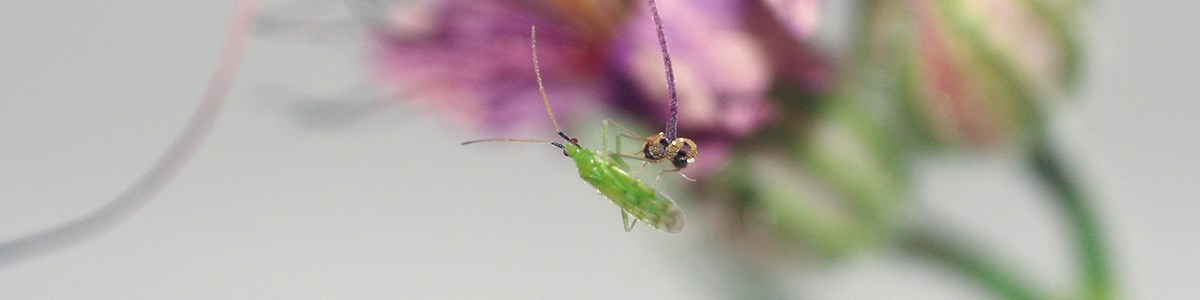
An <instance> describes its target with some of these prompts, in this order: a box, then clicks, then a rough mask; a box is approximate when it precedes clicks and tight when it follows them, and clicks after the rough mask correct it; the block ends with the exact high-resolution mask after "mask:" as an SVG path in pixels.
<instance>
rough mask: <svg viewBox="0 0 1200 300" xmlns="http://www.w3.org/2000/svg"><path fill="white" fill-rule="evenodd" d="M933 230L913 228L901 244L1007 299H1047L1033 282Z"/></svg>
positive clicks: (910, 250) (911, 252) (908, 250)
mask: <svg viewBox="0 0 1200 300" xmlns="http://www.w3.org/2000/svg"><path fill="white" fill-rule="evenodd" d="M936 231H937V230H932V229H918V230H913V231H911V232H910V233H909V234H908V235H907V236H905V238H904V239H903V240H902V241H901V244H900V246H901V247H902V248H903V249H904V250H906V251H907V252H909V253H910V254H913V255H916V256H918V257H921V258H925V259H929V260H932V261H934V262H937V263H940V264H942V265H944V266H945V267H947V268H950V269H952V270H954V271H957V272H959V273H961V274H962V275H964V276H966V277H968V278H971V279H973V280H974V281H975V282H976V283H978V284H980V285H982V286H983V287H984V288H986V289H988V290H989V291H991V292H992V293H995V294H996V295H998V296H1000V297H1002V298H1004V299H1046V298H1048V297H1046V296H1045V295H1043V294H1040V293H1039V292H1038V290H1037V289H1035V288H1034V286H1033V284H1031V283H1029V282H1026V281H1024V280H1021V279H1020V278H1022V277H1018V276H1015V275H1014V274H1013V273H1012V272H1011V271H1010V270H1005V269H1004V268H1002V267H1001V265H1000V264H999V263H997V262H995V261H994V260H993V259H991V258H990V257H986V256H985V255H984V254H982V253H979V252H978V251H976V250H975V249H973V248H971V247H968V246H967V245H964V244H963V243H962V242H961V241H959V240H956V239H952V238H949V237H947V234H945V233H943V232H936Z"/></svg>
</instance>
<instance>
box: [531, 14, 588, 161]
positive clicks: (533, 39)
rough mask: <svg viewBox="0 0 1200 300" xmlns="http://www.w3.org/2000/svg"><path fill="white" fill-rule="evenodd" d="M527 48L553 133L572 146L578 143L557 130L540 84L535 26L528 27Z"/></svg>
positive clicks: (544, 87) (548, 101) (543, 87)
mask: <svg viewBox="0 0 1200 300" xmlns="http://www.w3.org/2000/svg"><path fill="white" fill-rule="evenodd" d="M529 48H530V49H532V50H533V74H534V76H536V77H537V84H538V93H541V94H542V103H544V104H546V114H547V115H550V122H551V123H554V131H555V132H557V133H558V136H560V137H562V138H563V139H565V140H567V141H570V142H571V143H572V144H576V143H578V142H579V141H577V140H575V139H573V138H571V137H568V136H567V134H565V133H563V132H562V129H559V128H558V119H555V118H554V110H552V109H550V98H549V97H546V86H545V85H543V84H542V69H541V68H540V67H538V57H537V26H529ZM560 148H561V147H560Z"/></svg>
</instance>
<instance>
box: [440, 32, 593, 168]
mask: <svg viewBox="0 0 1200 300" xmlns="http://www.w3.org/2000/svg"><path fill="white" fill-rule="evenodd" d="M529 40H530V43H529V45H530V48H532V49H533V74H534V75H535V76H537V84H538V92H539V93H541V94H542V103H543V104H545V105H546V114H547V115H550V122H551V123H554V131H555V132H557V133H558V136H560V137H562V138H563V139H564V140H567V142H570V143H571V144H579V140H578V139H575V138H572V137H570V136H567V134H566V133H563V132H562V130H561V129H559V127H558V120H557V119H555V118H554V110H552V109H550V98H549V97H547V96H546V87H545V85H543V84H542V70H541V68H539V67H538V58H537V26H530V27H529ZM475 143H528V144H548V145H551V146H554V147H558V148H559V149H564V145H563V144H562V143H559V142H553V141H547V140H536V139H509V138H503V139H483V140H474V141H466V142H463V143H462V145H464V146H465V145H470V144H475ZM565 153H566V152H564V154H565Z"/></svg>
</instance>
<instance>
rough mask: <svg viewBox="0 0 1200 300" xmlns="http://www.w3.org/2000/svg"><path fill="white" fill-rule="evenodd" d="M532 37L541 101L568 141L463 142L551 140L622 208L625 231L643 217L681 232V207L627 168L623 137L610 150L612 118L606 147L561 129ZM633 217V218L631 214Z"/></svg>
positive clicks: (533, 32)
mask: <svg viewBox="0 0 1200 300" xmlns="http://www.w3.org/2000/svg"><path fill="white" fill-rule="evenodd" d="M530 31H531V32H530V39H531V40H533V43H532V44H533V45H532V48H533V71H534V74H536V75H537V82H538V91H539V92H541V94H542V102H543V103H544V104H545V105H546V114H548V115H550V121H552V122H553V123H554V129H555V131H557V132H558V136H559V137H562V138H563V139H564V140H566V141H567V143H566V144H563V143H559V142H553V141H545V140H531V139H485V140H475V141H469V142H463V143H462V144H463V145H469V144H474V143H484V142H505V143H535V144H549V145H553V146H555V147H558V148H560V149H562V150H563V154H565V155H566V156H567V157H570V158H571V159H572V160H574V161H575V166H576V167H578V168H579V177H580V178H583V180H584V181H586V182H587V183H588V184H591V185H592V186H594V187H596V190H597V191H599V192H600V194H602V195H604V196H605V197H607V198H608V200H609V201H612V203H613V204H616V205H617V207H620V208H621V220H622V221H623V222H624V224H625V231H630V230H632V229H633V225H634V224H636V223H637V221H639V220H640V221H642V223H646V224H647V225H649V226H650V227H654V228H655V229H658V230H662V231H666V232H671V233H675V232H679V231H681V230H683V213H682V212H680V211H679V207H678V206H676V205H675V201H674V200H671V198H670V197H667V196H666V195H663V194H661V193H658V192H657V191H655V190H654V188H651V187H650V186H648V185H646V183H644V182H642V181H641V180H639V179H637V177H633V175H630V174H629V172H627V171H626V170H627V169H629V165H627V164H625V162H624V161H623V160H621V156H620V155H619V152H620V148H621V140H620V138H617V150H618V152H617V153H607V152H608V124H609V123H610V122H611V121H608V120H605V121H604V128H603V133H602V134H601V135H602V136H603V137H604V138H603V145H604V151H592V150H588V149H587V148H583V146H580V145H579V141H578V140H576V139H573V138H570V137H568V136H567V135H566V134H565V133H563V132H562V130H559V129H558V128H559V127H558V120H555V119H554V111H553V110H551V109H550V100H549V98H547V97H546V88H545V87H544V86H543V85H542V74H541V71H540V70H539V69H538V63H537V30H536V28H531V29H530ZM631 216H632V217H633V218H632V219H630V217H631Z"/></svg>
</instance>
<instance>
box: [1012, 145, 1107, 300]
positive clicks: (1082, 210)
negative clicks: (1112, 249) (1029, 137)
mask: <svg viewBox="0 0 1200 300" xmlns="http://www.w3.org/2000/svg"><path fill="white" fill-rule="evenodd" d="M1030 162H1031V163H1032V164H1033V166H1032V167H1033V169H1034V171H1035V172H1036V173H1037V175H1038V177H1039V179H1041V180H1042V182H1043V183H1045V184H1046V186H1047V187H1048V188H1049V189H1050V190H1051V191H1052V192H1053V194H1054V200H1056V201H1057V202H1058V205H1059V206H1061V207H1062V209H1063V210H1064V213H1066V217H1067V220H1068V221H1069V222H1070V225H1071V227H1072V228H1071V229H1072V230H1073V231H1074V233H1075V238H1076V241H1075V242H1076V243H1077V245H1076V247H1078V251H1079V258H1080V259H1081V261H1080V264H1081V267H1082V268H1083V270H1082V272H1083V274H1082V275H1083V280H1084V282H1083V283H1084V287H1085V290H1084V296H1085V299H1110V298H1112V296H1113V291H1112V288H1113V285H1112V275H1111V269H1110V265H1109V261H1108V249H1107V248H1105V246H1104V238H1103V234H1102V233H1101V232H1100V228H1099V225H1098V224H1097V222H1096V216H1095V213H1094V211H1093V210H1092V208H1091V206H1089V204H1090V203H1089V201H1088V199H1087V197H1086V195H1085V194H1084V192H1083V191H1082V190H1081V189H1080V188H1079V183H1078V182H1076V180H1075V179H1074V178H1073V177H1072V176H1071V175H1073V173H1071V172H1068V171H1067V168H1066V167H1065V166H1064V164H1063V162H1062V160H1061V159H1060V157H1059V156H1058V155H1056V154H1055V152H1054V151H1053V149H1051V147H1050V145H1049V143H1047V142H1046V141H1045V140H1044V139H1042V141H1041V142H1040V143H1038V144H1037V145H1036V146H1035V147H1034V149H1033V155H1032V157H1031V161H1030Z"/></svg>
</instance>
